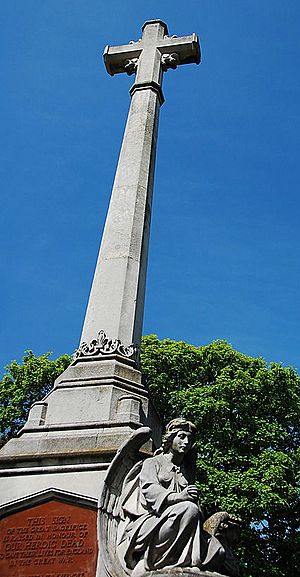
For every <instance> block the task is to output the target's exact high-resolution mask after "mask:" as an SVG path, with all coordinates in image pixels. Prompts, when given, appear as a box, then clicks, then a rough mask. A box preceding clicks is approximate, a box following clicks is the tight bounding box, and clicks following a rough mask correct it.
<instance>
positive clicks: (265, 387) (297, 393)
mask: <svg viewBox="0 0 300 577" xmlns="http://www.w3.org/2000/svg"><path fill="white" fill-rule="evenodd" d="M141 357H142V366H143V372H144V374H145V375H146V379H147V383H148V385H149V387H150V389H151V391H152V394H153V397H154V402H155V404H156V406H157V408H158V410H159V412H160V414H161V415H162V417H163V420H164V422H167V421H168V420H170V419H172V418H174V417H175V416H179V415H182V416H184V417H187V418H189V419H191V420H193V421H194V422H195V423H196V425H197V428H198V441H197V449H198V460H197V480H198V487H199V492H200V499H201V502H202V504H204V506H205V507H206V510H207V512H212V511H213V510H214V507H215V506H217V508H218V509H219V510H220V509H222V510H227V511H228V512H231V513H233V514H238V515H239V516H240V517H241V518H242V519H243V522H244V529H243V534H242V540H241V546H240V549H239V552H238V556H239V558H240V559H242V564H243V575H245V576H247V577H299V575H300V533H299V525H300V494H299V482H300V449H299V433H300V430H299V422H300V377H299V376H298V375H297V374H296V372H295V371H294V370H293V369H292V368H283V367H282V366H281V365H280V364H276V363H272V364H271V365H270V366H269V367H268V366H267V365H266V363H265V361H264V360H263V359H262V358H252V357H249V356H246V355H243V354H241V353H239V352H237V351H235V350H234V349H233V348H232V347H231V346H230V345H229V344H227V343H226V342H224V341H216V342H213V343H212V344H210V345H208V346H204V347H199V348H197V347H194V346H192V345H188V344H186V343H184V342H174V341H171V340H164V341H159V340H158V339H157V337H155V336H153V335H150V336H148V337H145V338H144V339H143V346H142V354H141Z"/></svg>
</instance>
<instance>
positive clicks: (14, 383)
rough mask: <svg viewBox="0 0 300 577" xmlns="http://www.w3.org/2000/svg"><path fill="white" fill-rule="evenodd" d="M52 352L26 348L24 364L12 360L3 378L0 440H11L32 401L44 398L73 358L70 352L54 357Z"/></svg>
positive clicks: (20, 425)
mask: <svg viewBox="0 0 300 577" xmlns="http://www.w3.org/2000/svg"><path fill="white" fill-rule="evenodd" d="M49 357H50V353H46V354H45V355H42V356H41V357H35V356H34V354H33V352H32V351H27V352H26V354H25V356H24V357H23V364H21V365H20V364H18V363H17V361H12V362H11V363H10V364H9V365H7V367H6V374H5V375H4V377H3V379H2V380H1V381H0V443H1V444H3V443H4V442H6V441H8V440H9V439H10V438H11V437H13V436H14V435H15V434H16V433H17V432H18V430H19V429H20V428H21V427H22V426H23V425H24V423H25V421H26V418H27V415H28V411H29V409H30V407H31V405H32V404H33V403H34V402H35V401H38V400H40V399H41V398H43V397H44V396H45V395H46V394H47V393H48V392H49V391H50V389H51V387H52V386H53V383H54V381H55V379H56V378H57V377H58V376H59V375H60V374H61V373H62V372H63V371H64V370H65V369H66V367H67V366H68V365H69V364H70V362H71V357H69V355H62V356H61V357H59V358H58V359H56V360H54V361H52V360H51V359H49Z"/></svg>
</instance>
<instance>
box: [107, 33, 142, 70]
mask: <svg viewBox="0 0 300 577" xmlns="http://www.w3.org/2000/svg"><path fill="white" fill-rule="evenodd" d="M141 51H142V41H138V42H132V43H130V44H124V45H123V46H105V49H104V53H103V58H104V63H105V66H106V70H107V72H108V74H110V75H111V76H113V75H114V74H119V73H120V72H127V70H126V68H125V63H126V62H128V61H132V60H133V59H134V58H138V57H139V56H140V53H141Z"/></svg>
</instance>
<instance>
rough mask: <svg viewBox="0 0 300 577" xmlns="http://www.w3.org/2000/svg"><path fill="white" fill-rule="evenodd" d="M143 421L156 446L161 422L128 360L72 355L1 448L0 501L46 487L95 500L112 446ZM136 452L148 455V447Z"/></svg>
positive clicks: (109, 459) (116, 444)
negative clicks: (61, 371)
mask: <svg viewBox="0 0 300 577" xmlns="http://www.w3.org/2000/svg"><path fill="white" fill-rule="evenodd" d="M143 425H147V426H149V427H151V429H152V430H153V440H154V445H155V446H157V445H158V444H159V442H160V435H161V425H160V420H159V417H158V415H157V413H156V412H155V409H154V407H153V404H152V401H151V398H150V395H149V392H148V390H147V389H146V387H145V386H144V385H143V384H142V376H141V372H140V371H139V370H137V369H136V368H135V366H134V363H133V362H132V361H126V360H124V359H123V358H122V357H120V356H118V355H115V356H110V357H105V358H98V359H94V358H92V359H91V358H89V359H78V360H76V361H74V362H73V363H72V364H71V365H70V366H69V367H68V368H67V369H66V370H65V371H64V372H63V373H62V375H60V376H59V377H58V379H57V380H56V382H55V385H54V388H53V389H52V390H51V391H50V393H49V394H48V395H47V396H46V397H45V398H44V399H43V400H42V401H39V402H37V403H34V405H33V406H32V408H31V410H30V413H29V417H28V420H27V422H26V424H25V426H24V427H23V428H22V429H21V431H20V432H19V433H18V436H17V437H16V438H14V439H11V440H10V441H9V442H8V443H7V444H6V445H4V447H3V448H2V449H1V451H0V505H1V504H4V503H7V502H8V501H13V500H15V499H19V498H23V497H26V496H27V495H29V494H33V493H35V492H37V491H43V490H47V489H48V488H49V487H51V488H56V489H58V490H69V491H73V492H74V493H77V494H83V495H86V496H87V497H92V498H96V499H98V498H99V494H100V486H101V483H102V480H103V478H104V476H105V473H106V470H107V468H108V466H109V464H110V462H111V460H112V458H113V457H114V455H115V453H116V451H117V450H118V449H119V447H120V446H121V445H122V444H123V442H124V441H125V440H126V439H128V437H129V436H130V435H131V434H132V432H133V431H134V430H136V429H137V428H139V427H141V426H143ZM142 452H144V453H146V454H149V453H150V454H151V452H152V445H150V444H148V445H146V446H144V447H143V449H142Z"/></svg>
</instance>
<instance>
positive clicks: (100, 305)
mask: <svg viewBox="0 0 300 577" xmlns="http://www.w3.org/2000/svg"><path fill="white" fill-rule="evenodd" d="M159 108H160V102H159V98H158V95H157V93H156V92H154V91H153V90H152V89H151V88H145V89H144V90H143V91H136V92H135V93H134V94H133V95H132V101H131V106H130V110H129V115H128V120H127V125H126V129H125V134H124V139H123V144H122V148H121V152H120V157H119V162H118V167H117V172H116V176H115V181H114V185H113V190H112V196H111V201H110V206H109V210H108V215H107V219H106V224H105V228H104V233H103V237H102V243H101V248H100V252H99V257H98V262H97V266H96V271H95V276H94V280H93V285H92V289H91V294H90V299H89V304H88V308H87V313H86V318H85V322H84V327H83V333H82V341H85V342H90V341H91V340H92V339H93V338H95V336H96V335H97V333H98V332H99V330H100V329H103V330H104V331H105V333H106V334H107V335H109V336H110V337H113V338H114V339H115V338H118V339H120V340H121V341H122V343H124V344H125V345H130V343H132V342H134V343H139V342H140V339H141V332H142V322H143V310H144V294H145V282H146V268H147V254H148V241H149V232H150V219H151V205H152V191H153V176H154V164H155V152H156V140H157V127H158V115H159Z"/></svg>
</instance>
